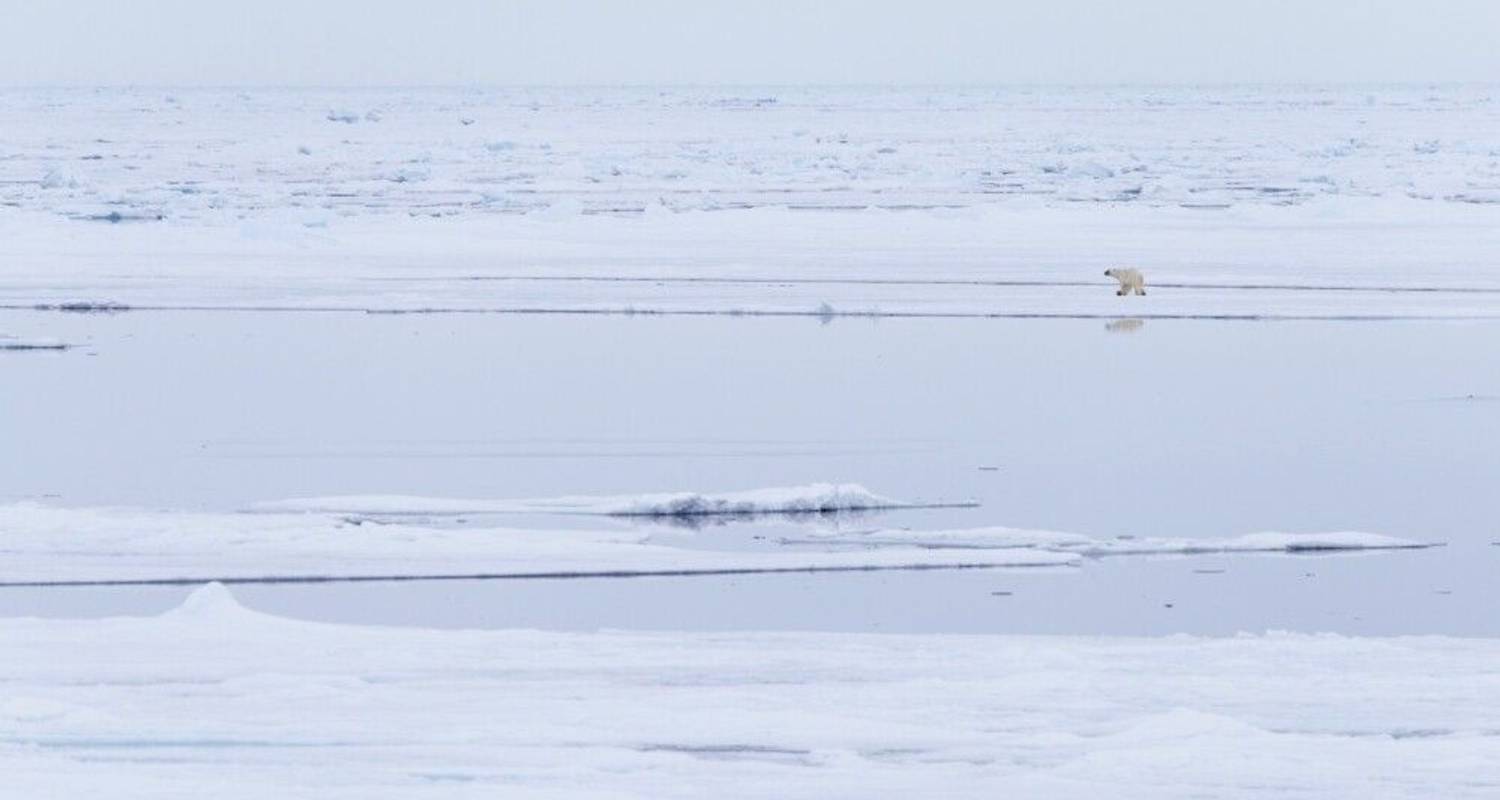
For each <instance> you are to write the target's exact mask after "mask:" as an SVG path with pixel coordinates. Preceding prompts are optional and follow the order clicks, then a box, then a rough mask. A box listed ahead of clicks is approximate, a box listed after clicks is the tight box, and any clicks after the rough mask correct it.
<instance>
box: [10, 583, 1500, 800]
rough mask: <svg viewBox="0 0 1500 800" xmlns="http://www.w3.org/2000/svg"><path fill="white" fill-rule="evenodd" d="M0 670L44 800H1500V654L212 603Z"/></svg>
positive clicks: (24, 637)
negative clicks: (458, 622) (322, 614)
mask: <svg viewBox="0 0 1500 800" xmlns="http://www.w3.org/2000/svg"><path fill="white" fill-rule="evenodd" d="M0 647H3V648H4V653H5V657H4V658H3V659H0V684H3V685H4V686H5V687H6V688H5V692H4V693H3V696H0V770H3V772H4V775H5V782H6V791H7V792H8V793H10V794H13V795H15V796H17V797H49V798H75V797H76V798H83V797H98V796H100V793H101V791H104V793H105V794H108V795H109V796H112V797H166V796H177V795H188V794H191V795H193V796H213V797H216V798H225V800H234V799H235V798H263V797H266V796H278V797H300V796H320V797H360V798H372V799H375V800H379V799H380V798H395V797H411V796H413V795H417V794H433V795H441V796H443V797H476V798H477V797H494V796H507V797H512V796H516V797H528V798H576V797H603V796H606V795H607V796H610V797H626V798H636V797H639V798H662V797H668V798H677V797H680V798H691V797H703V796H705V795H712V796H715V797H727V798H738V797H747V798H748V797H767V796H774V797H786V798H824V797H972V796H992V795H1007V796H1019V797H1047V798H1060V799H1062V800H1070V799H1071V798H1079V799H1082V798H1090V799H1091V798H1097V797H1106V796H1107V797H1124V798H1141V799H1142V800H1144V798H1163V797H1165V798H1186V797H1210V796H1211V797H1246V798H1248V797H1264V796H1267V795H1268V794H1275V795H1287V796H1307V797H1330V798H1358V797H1391V798H1413V799H1415V798H1427V797H1445V798H1460V799H1463V800H1467V799H1469V798H1474V799H1476V800H1477V799H1478V798H1488V797H1493V796H1494V794H1495V790H1496V788H1497V787H1500V676H1497V674H1496V671H1495V668H1494V665H1495V664H1496V663H1497V662H1500V643H1497V642H1495V641H1493V640H1486V639H1459V638H1444V637H1415V638H1379V639H1377V638H1348V637H1340V636H1326V635H1300V634H1298V635H1293V634H1271V635H1263V636H1248V635H1247V636H1238V637H1228V638H1213V639H1206V638H1193V637H1183V636H1176V637H1167V638H1118V637H1100V638H1093V637H1075V636H1045V637H1029V636H953V635H922V636H898V635H868V634H865V635H851V634H823V633H702V634H698V633H628V632H601V633H548V632H538V631H436V630H423V629H410V628H370V627H357V626H341V625H326V624H314V623H307V622H298V621H294V620H290V619H284V618H280V617H276V616H271V615H268V614H264V613H258V612H255V611H253V610H249V609H246V608H244V607H243V606H241V605H240V603H238V602H237V601H236V599H235V598H234V596H233V594H232V592H231V591H230V590H227V589H225V588H224V587H222V586H209V587H205V588H201V589H198V590H197V591H196V592H195V593H194V594H192V595H190V596H189V597H188V599H187V600H186V602H185V603H184V604H183V606H182V608H180V609H178V610H176V611H173V612H169V613H167V614H165V615H162V616H159V617H142V618H112V619H92V620H40V619H0ZM1143 676H1150V679H1143ZM1372 687H1374V688H1372ZM101 787H107V788H106V789H101ZM601 787H607V789H604V788H601Z"/></svg>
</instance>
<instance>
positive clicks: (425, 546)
mask: <svg viewBox="0 0 1500 800" xmlns="http://www.w3.org/2000/svg"><path fill="white" fill-rule="evenodd" d="M0 552H3V553H4V556H5V557H4V559H3V560H0V583H46V582H58V581H66V582H99V581H174V580H181V579H195V578H203V577H211V578H214V579H258V578H268V577H274V578H283V579H285V578H338V577H360V576H392V577H409V576H437V577H443V576H464V575H502V576H518V577H519V576H528V575H529V576H537V575H573V574H616V573H622V572H624V573H640V572H646V573H671V572H723V571H786V570H842V569H903V568H936V567H1005V566H1017V567H1020V566H1027V567H1030V566H1062V565H1068V564H1074V563H1077V561H1078V559H1079V557H1078V556H1077V555H1074V554H1070V553H1054V552H1043V551H1023V550H1016V551H996V552H991V553H974V552H965V551H958V550H950V551H934V550H929V549H924V548H918V547H899V546H898V547H888V548H881V549H878V550H868V551H834V552H808V551H806V550H798V551H795V552H793V551H778V550H772V551H747V552H739V551H723V550H706V549H704V550H699V549H689V548H684V547H674V546H669V545H666V544H659V543H654V542H653V541H651V536H650V534H649V533H646V532H641V531H638V530H615V531H581V530H571V529H549V530H525V529H510V528H492V527H483V526H453V527H435V526H430V525H424V524H421V523H420V522H412V523H406V522H400V523H394V524H379V523H377V522H373V521H366V520H361V519H350V518H346V517H341V516H338V515H327V514H311V513H279V514H278V513H265V514H234V513H205V512H186V511H158V510H145V509H121V508H59V507H54V506H46V505H40V504H36V503H31V502H22V503H12V504H6V505H0Z"/></svg>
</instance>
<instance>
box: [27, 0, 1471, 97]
mask: <svg viewBox="0 0 1500 800" xmlns="http://www.w3.org/2000/svg"><path fill="white" fill-rule="evenodd" d="M1497 43H1500V0H1036V1H1035V2H1021V1H1020V0H1010V1H1007V0H992V1H990V2H986V1H985V0H863V1H862V2H857V1H856V0H795V1H794V0H760V1H759V2H748V1H747V2H727V1H720V0H510V1H507V0H490V2H483V1H482V0H426V2H417V1H416V0H232V1H231V0H224V1H222V2H221V1H219V0H130V1H129V2H125V1H123V0H0V84H9V85H16V84H101V83H107V84H121V83H126V84H128V83H142V84H314V85H331V84H338V85H346V84H354V85H374V84H534V83H551V84H578V83H585V84H600V83H605V84H614V83H679V84H680V83H1053V82H1057V83H1122V82H1149V83H1197V82H1236V81H1269V82H1316V81H1341V82H1342V81H1355V82H1359V81H1372V82H1385V81H1415V82H1425V81H1500V44H1497Z"/></svg>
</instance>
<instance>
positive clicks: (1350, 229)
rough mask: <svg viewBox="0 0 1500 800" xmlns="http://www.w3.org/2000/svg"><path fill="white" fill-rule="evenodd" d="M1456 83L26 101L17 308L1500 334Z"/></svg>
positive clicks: (14, 263) (2, 299)
mask: <svg viewBox="0 0 1500 800" xmlns="http://www.w3.org/2000/svg"><path fill="white" fill-rule="evenodd" d="M1439 93H1440V94H1441V96H1442V98H1443V100H1442V102H1438V103H1434V102H1430V101H1429V100H1428V98H1427V97H1426V96H1425V93H1424V91H1414V90H1413V89H1410V88H1402V87H1388V88H1383V89H1381V90H1379V91H1377V92H1375V102H1374V103H1373V104H1371V103H1369V102H1367V99H1368V97H1369V96H1370V93H1369V92H1367V91H1363V90H1359V91H1356V90H1352V89H1349V88H1347V87H1302V88H1286V87H1282V88H1265V87H1262V88H1257V89H1251V88H1219V89H1203V88H1181V89H1173V90H1163V91H1161V92H1155V91H1147V90H1143V89H1139V88H1137V89H1130V88H1114V89H1056V90H1048V91H1044V92H1031V91H1025V92H1022V91H1016V90H1005V89H984V90H980V89H968V90H966V89H952V90H942V91H936V90H934V91H931V92H928V91H924V92H920V93H916V94H913V93H912V92H911V91H910V90H899V89H897V90H858V89H805V90H795V91H793V90H788V91H787V92H786V93H784V94H780V93H779V94H778V96H777V97H776V98H775V100H776V102H774V103H769V102H768V103H760V102H758V101H757V102H755V103H751V104H748V105H747V104H745V103H744V102H743V100H744V98H741V97H738V96H737V94H736V93H735V92H733V91H732V90H728V89H714V88H711V87H709V88H697V89H674V90H670V91H662V92H658V91H654V90H653V91H646V90H632V89H572V90H563V89H555V90H553V89H545V90H544V89H504V90H499V89H497V90H492V91H476V92H467V91H465V92H455V91H448V90H441V89H429V90H421V91H416V90H414V91H412V92H409V93H404V94H402V95H401V96H399V97H396V96H392V95H390V94H388V93H381V92H368V91H360V90H343V91H331V90H304V91H284V92H277V93H274V94H268V95H265V96H259V95H257V96H254V97H243V96H241V95H240V93H237V92H233V91H219V90H201V91H198V92H195V94H194V96H193V98H192V102H181V103H173V102H169V101H165V100H164V99H163V98H161V97H160V95H159V93H155V92H145V91H143V90H131V89H111V90H100V91H93V90H88V91H73V90H61V89H59V90H53V89H32V90H24V91H17V92H13V93H11V94H10V95H9V96H8V105H7V108H6V110H5V114H6V116H5V129H6V133H7V137H8V141H9V142H11V143H12V147H11V150H12V151H13V152H12V153H11V154H10V155H9V156H8V157H7V158H4V159H0V305H12V306H22V307H30V306H34V305H55V304H56V303H57V302H59V301H62V300H67V299H72V298H69V297H67V296H66V295H67V293H68V292H70V291H72V289H71V288H70V287H73V286H77V285H80V284H83V285H87V284H88V283H89V282H90V281H98V280H107V281H108V282H109V285H110V286H111V287H113V288H112V291H114V292H116V293H117V299H118V300H119V301H120V302H123V303H128V304H129V305H130V306H131V307H133V308H136V309H141V310H145V309H150V308H160V307H182V306H191V307H196V308H201V307H212V308H236V307H241V308H258V309H264V308H306V307H319V308H339V309H349V310H356V311H366V310H370V311H409V312H410V311H427V312H433V311H479V310H488V311H494V312H509V313H546V312H575V313H584V312H587V313H625V312H626V311H628V310H632V309H633V310H635V311H637V312H658V313H694V314H702V313H730V312H738V313H745V314H781V315H798V316H807V317H814V318H816V317H824V318H827V315H826V314H824V313H823V305H824V304H825V303H826V304H827V309H829V310H834V315H836V316H843V315H879V314H886V315H933V316H951V315H977V316H984V315H998V316H1087V317H1097V318H1100V319H1113V318H1118V317H1120V316H1123V315H1128V316H1139V317H1140V318H1143V319H1149V318H1162V317H1216V318H1218V317H1223V318H1235V319H1282V318H1299V319H1307V318H1312V319H1348V318H1360V319H1363V318H1379V319H1388V318H1399V317H1423V318H1427V317H1442V318H1464V317H1487V318H1495V317H1500V278H1497V277H1496V274H1495V271H1494V270H1493V269H1491V267H1492V263H1491V262H1492V257H1491V254H1493V253H1494V252H1495V250H1496V247H1497V246H1500V203H1496V202H1495V200H1496V197H1497V195H1496V191H1497V190H1496V187H1497V186H1500V173H1497V171H1496V166H1495V156H1494V153H1495V152H1496V143H1495V140H1494V137H1493V135H1492V134H1491V132H1492V131H1494V130H1496V129H1500V121H1497V114H1500V111H1497V109H1500V105H1497V104H1495V103H1493V102H1491V98H1490V97H1489V93H1488V92H1486V91H1481V90H1478V89H1476V88H1475V87H1444V88H1442V89H1440V90H1439ZM767 99H769V98H767ZM539 111H545V113H538V112H539ZM455 117H457V118H459V119H464V120H475V121H474V122H473V124H472V125H468V126H457V127H455V126H454V124H453V120H454V119H455ZM996 118H1003V119H1005V120H1007V123H1006V124H1007V127H1008V130H1009V133H1007V134H1006V135H1004V136H996V135H995V127H994V120H995V119H996ZM377 119H379V120H380V122H379V123H378V124H372V123H373V122H374V121H375V120H377ZM329 120H331V122H330V121H329ZM101 130H107V131H109V132H110V137H109V139H108V141H103V140H100V137H99V135H98V132H99V131H101ZM1079 131H1087V132H1088V133H1087V135H1086V136H1080V135H1079V133H1078V132H1079ZM312 154H316V156H313V155H312ZM497 199H500V200H501V201H499V202H497ZM287 209H307V210H312V209H316V210H317V212H318V213H319V214H321V215H323V216H324V217H325V218H326V219H327V223H326V227H323V226H321V224H320V227H317V228H316V229H310V228H309V227H308V226H307V225H306V224H305V220H303V219H299V218H297V217H298V215H297V214H289V213H287V212H286V210H287ZM85 222H102V223H106V224H92V225H89V224H83V223H85ZM114 223H119V224H114ZM250 231H253V232H254V233H253V235H252V234H248V233H247V232H250ZM622 254H628V256H626V257H622ZM1122 264H1124V265H1131V266H1137V267H1139V268H1141V269H1143V270H1144V271H1145V272H1146V273H1147V275H1148V277H1149V280H1150V281H1151V284H1152V287H1153V291H1152V292H1151V296H1150V297H1149V298H1136V299H1134V300H1133V301H1132V302H1131V303H1129V304H1128V305H1129V308H1128V309H1126V308H1124V305H1126V304H1123V303H1121V302H1120V300H1119V298H1116V297H1114V295H1113V293H1112V292H1110V291H1108V290H1107V284H1106V283H1105V282H1104V281H1102V280H1096V279H1097V278H1098V276H1099V272H1101V271H1102V270H1103V269H1104V268H1105V267H1110V266H1119V265H1122ZM606 266H607V268H606ZM619 277H628V278H635V279H641V282H640V283H634V284H632V283H627V282H618V281H611V280H608V279H610V278H619ZM589 278H593V279H596V280H578V279H589ZM809 278H811V279H814V280H822V281H830V282H828V283H824V284H819V285H808V284H804V283H799V282H798V281H801V280H805V279H809ZM517 279H524V280H517ZM725 279H736V281H737V282H735V283H733V284H714V283H709V282H705V281H715V280H725ZM528 281H529V282H528ZM891 282H895V283H891ZM1137 301H1139V302H1137Z"/></svg>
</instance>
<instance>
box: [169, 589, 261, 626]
mask: <svg viewBox="0 0 1500 800" xmlns="http://www.w3.org/2000/svg"><path fill="white" fill-rule="evenodd" d="M244 611H245V607H244V606H242V605H240V602H239V601H238V600H236V599H235V597H234V593H233V592H230V591H229V587H227V586H225V585H224V584H222V583H219V582H218V581H213V582H211V583H205V584H203V585H202V586H200V587H198V588H197V589H194V590H193V593H192V594H190V595H188V596H187V599H186V600H184V601H182V605H180V606H178V607H177V608H175V609H173V610H172V611H170V612H169V613H170V615H171V616H174V617H194V618H197V617H212V616H220V615H224V614H238V613H242V612H244Z"/></svg>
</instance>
